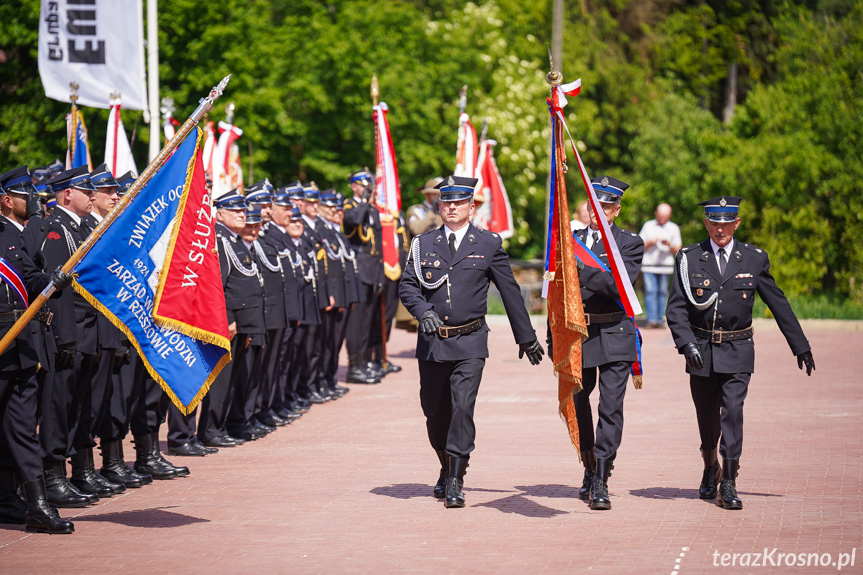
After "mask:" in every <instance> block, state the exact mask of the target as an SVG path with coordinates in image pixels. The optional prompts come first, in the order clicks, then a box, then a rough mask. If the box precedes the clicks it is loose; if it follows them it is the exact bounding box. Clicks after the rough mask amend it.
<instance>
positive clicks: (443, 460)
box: [399, 176, 544, 507]
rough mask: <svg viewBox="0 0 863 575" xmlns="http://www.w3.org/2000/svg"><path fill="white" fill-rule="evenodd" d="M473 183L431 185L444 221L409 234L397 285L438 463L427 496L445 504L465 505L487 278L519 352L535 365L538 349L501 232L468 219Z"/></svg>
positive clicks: (483, 349) (484, 349)
mask: <svg viewBox="0 0 863 575" xmlns="http://www.w3.org/2000/svg"><path fill="white" fill-rule="evenodd" d="M476 183H477V180H476V179H474V178H461V177H456V176H450V177H448V178H447V179H445V180H444V181H442V182H441V183H440V184H438V189H439V190H440V194H441V195H440V206H441V210H440V211H441V216H442V218H443V222H444V225H443V226H441V227H440V228H438V229H436V230H432V231H430V232H427V233H425V234H422V235H419V236H417V237H415V238H414V239H413V242H412V243H411V251H410V256H409V259H408V262H407V265H406V268H407V269H406V270H405V273H404V275H403V276H402V280H401V285H400V289H399V296H400V297H401V300H402V303H403V304H404V306H405V307H406V308H407V309H408V311H409V312H410V313H411V314H412V315H413V316H414V317H416V318H417V319H418V320H419V322H420V327H419V332H418V334H417V349H416V357H417V359H418V360H419V372H420V403H421V405H422V409H423V414H424V415H425V417H426V428H427V430H428V437H429V442H430V443H431V446H432V449H434V450H435V453H437V456H438V459H439V461H440V464H441V472H440V477H439V478H438V482H437V484H436V485H435V488H434V495H435V497H438V498H443V497H445V498H446V503H445V504H446V507H464V504H465V501H464V494H463V493H462V486H463V484H464V475H465V471H466V470H467V466H468V460H469V459H470V454H471V452H472V451H473V449H474V438H475V436H476V427H475V426H474V421H473V411H474V404H475V403H476V396H477V392H478V391H479V384H480V380H481V379H482V370H483V367H484V366H485V358H487V357H488V332H489V328H488V326H487V325H486V322H485V314H486V310H487V306H488V288H489V282H494V284H495V286H496V287H497V289H498V291H499V292H500V295H501V298H502V299H503V303H504V306H505V307H506V310H507V315H508V316H509V321H510V326H511V327H512V332H513V335H514V336H515V342H516V343H517V344H518V346H519V357H522V356H523V355H524V354H525V353H526V354H527V356H528V359H529V360H530V362H531V363H532V364H534V365H536V364H538V363H539V362H540V361H541V360H542V356H543V353H544V352H543V349H542V346H541V345H540V344H539V342H538V341H537V340H536V333H535V332H534V330H533V327H532V326H531V323H530V317H529V316H528V313H527V310H526V309H525V307H524V300H523V299H522V296H521V290H520V288H519V287H518V284H517V283H516V281H515V278H514V277H513V274H512V268H511V267H510V265H509V257H508V256H507V254H506V252H505V251H504V250H503V247H502V246H501V242H502V240H501V238H500V236H498V235H497V234H495V233H492V232H488V231H480V230H478V229H476V228H475V227H474V226H473V225H472V224H470V217H471V216H472V215H473V212H474V204H473V200H472V197H473V192H474V187H475V186H476Z"/></svg>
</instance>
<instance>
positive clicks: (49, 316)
mask: <svg viewBox="0 0 863 575" xmlns="http://www.w3.org/2000/svg"><path fill="white" fill-rule="evenodd" d="M52 319H54V312H53V311H49V312H48V319H47V320H45V325H46V326H49V325H51V320H52Z"/></svg>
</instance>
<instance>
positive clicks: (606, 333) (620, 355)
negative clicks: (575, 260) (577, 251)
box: [578, 224, 644, 367]
mask: <svg viewBox="0 0 863 575" xmlns="http://www.w3.org/2000/svg"><path fill="white" fill-rule="evenodd" d="M610 228H611V235H612V236H613V237H614V240H615V241H616V242H617V248H618V249H619V250H620V255H621V257H622V258H623V264H624V266H625V267H626V274H627V275H628V276H629V280H630V281H631V282H633V283H635V279H636V278H637V277H638V272H639V270H640V269H641V258H642V256H643V255H644V240H642V239H641V238H640V237H639V236H638V234H634V233H632V232H629V231H626V230H622V229H620V228H619V227H617V225H615V224H611V226H610ZM588 231H591V233H592V230H590V229H589V228H587V229H584V230H580V231H579V232H578V237H579V238H580V239H581V240H582V241H585V240H586V238H587V233H588ZM590 249H591V250H592V251H593V252H594V253H595V254H597V255H598V256H599V259H600V260H602V262H603V263H604V264H606V265H608V255H607V254H606V253H605V244H604V243H603V242H602V241H601V240H600V242H599V243H594V244H593V245H592V246H591V248H590ZM578 279H579V283H581V300H582V304H583V305H584V312H585V313H614V312H619V311H622V308H621V307H620V306H619V305H618V304H617V302H616V301H615V300H616V299H619V298H620V293H619V292H618V290H617V284H615V283H614V275H612V274H611V273H609V272H604V271H601V270H597V269H594V268H589V267H586V268H584V270H582V272H581V273H580V274H579V276H578ZM582 357H583V363H582V365H583V366H584V367H596V366H599V365H604V364H606V363H611V362H615V361H623V362H628V363H632V362H634V361H635V360H637V359H638V352H637V351H636V342H635V326H634V325H633V323H632V320H630V319H629V318H624V319H622V320H621V321H617V322H612V323H602V324H591V325H589V326H587V339H586V340H585V341H584V343H583V344H582Z"/></svg>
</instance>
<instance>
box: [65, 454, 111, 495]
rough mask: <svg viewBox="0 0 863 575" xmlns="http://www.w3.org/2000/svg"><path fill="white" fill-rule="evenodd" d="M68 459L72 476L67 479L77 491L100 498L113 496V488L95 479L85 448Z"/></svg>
mask: <svg viewBox="0 0 863 575" xmlns="http://www.w3.org/2000/svg"><path fill="white" fill-rule="evenodd" d="M69 460H70V461H71V462H72V477H71V478H70V480H69V481H70V483H72V485H74V486H75V487H76V488H77V489H78V491H80V492H81V493H83V494H84V495H96V496H98V497H99V498H100V499H101V498H103V497H113V496H114V490H113V489H111V488H110V487H108V486H107V485H103V484H102V482H101V481H97V480H96V473H95V472H92V471H91V470H90V460H89V457H88V456H87V451H86V450H82V451H78V452H76V453H75V455H73V456H72V457H70V458H69Z"/></svg>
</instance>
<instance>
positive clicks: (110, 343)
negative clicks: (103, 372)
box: [81, 214, 126, 349]
mask: <svg viewBox="0 0 863 575" xmlns="http://www.w3.org/2000/svg"><path fill="white" fill-rule="evenodd" d="M81 221H83V222H84V223H85V224H86V225H87V227H88V228H89V229H90V233H93V230H95V229H96V226H98V225H99V220H98V219H96V216H94V215H93V214H87V215H86V216H84V217H82V218H81ZM87 235H88V236H89V235H90V234H89V233H88V234H87ZM96 337H97V338H98V340H99V348H100V349H117V348H118V347H120V341H121V340H122V339H124V338H125V337H126V336H124V335H123V333H122V332H121V331H120V330H119V329H118V328H117V327H116V326H115V325H114V324H113V323H111V320H109V319H108V318H107V317H105V315H104V314H102V313H101V312H99V311H98V310H97V311H96Z"/></svg>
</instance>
